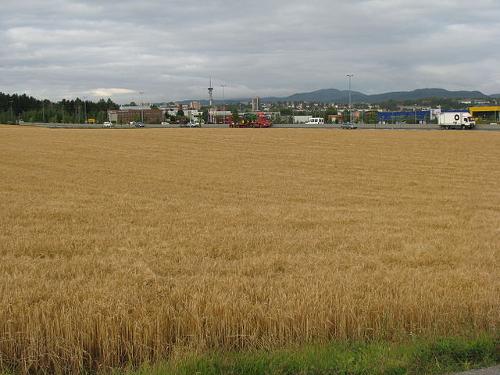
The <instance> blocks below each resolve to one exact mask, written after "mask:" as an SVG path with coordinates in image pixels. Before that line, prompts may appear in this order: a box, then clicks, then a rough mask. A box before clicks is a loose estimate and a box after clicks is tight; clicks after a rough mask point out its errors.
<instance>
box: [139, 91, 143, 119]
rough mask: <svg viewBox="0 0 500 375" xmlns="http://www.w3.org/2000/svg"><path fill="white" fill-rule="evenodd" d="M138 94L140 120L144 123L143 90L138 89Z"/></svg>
mask: <svg viewBox="0 0 500 375" xmlns="http://www.w3.org/2000/svg"><path fill="white" fill-rule="evenodd" d="M139 95H140V96H141V122H142V123H143V124H144V98H143V95H144V91H139Z"/></svg>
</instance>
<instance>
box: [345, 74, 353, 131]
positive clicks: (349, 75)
mask: <svg viewBox="0 0 500 375" xmlns="http://www.w3.org/2000/svg"><path fill="white" fill-rule="evenodd" d="M352 77H354V74H348V75H347V78H348V80H349V84H348V90H349V122H350V123H351V124H352V108H351V79H352Z"/></svg>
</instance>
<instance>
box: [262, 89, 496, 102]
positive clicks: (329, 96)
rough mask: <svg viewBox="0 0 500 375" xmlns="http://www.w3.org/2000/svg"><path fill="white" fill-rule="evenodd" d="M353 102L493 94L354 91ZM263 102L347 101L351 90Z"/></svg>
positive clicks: (477, 92) (427, 90)
mask: <svg viewBox="0 0 500 375" xmlns="http://www.w3.org/2000/svg"><path fill="white" fill-rule="evenodd" d="M351 97H352V101H353V102H357V103H381V102H386V101H388V100H396V101H406V100H419V99H428V98H442V99H488V98H490V97H491V96H488V95H485V94H483V93H482V92H480V91H448V90H445V89H437V88H431V89H418V90H413V91H397V92H388V93H384V94H375V95H366V94H363V93H361V92H358V91H352V92H351ZM262 101H263V102H277V101H291V102H301V101H303V102H325V103H347V102H348V101H349V92H348V91H347V90H344V91H340V90H337V89H324V90H316V91H312V92H306V93H298V94H293V95H290V96H287V97H284V98H263V99H262Z"/></svg>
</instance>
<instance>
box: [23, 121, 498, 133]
mask: <svg viewBox="0 0 500 375" xmlns="http://www.w3.org/2000/svg"><path fill="white" fill-rule="evenodd" d="M20 126H37V127H46V128H63V129H102V128H103V125H102V124H58V123H27V122H25V123H23V124H22V125H20ZM145 127H146V128H178V127H179V125H159V124H146V125H145ZM202 127H203V128H227V127H228V126H227V125H223V124H206V125H203V126H202ZM357 127H358V129H385V130H440V128H439V126H438V125H435V124H426V125H419V124H399V125H398V124H385V125H380V124H357ZM273 128H278V129H279V128H287V129H340V125H329V124H325V125H305V124H273ZM113 129H135V128H134V127H133V126H131V125H128V124H127V125H114V126H113ZM139 129H140V128H139ZM474 130H475V131H477V130H488V131H500V125H477V126H476V128H475V129H474Z"/></svg>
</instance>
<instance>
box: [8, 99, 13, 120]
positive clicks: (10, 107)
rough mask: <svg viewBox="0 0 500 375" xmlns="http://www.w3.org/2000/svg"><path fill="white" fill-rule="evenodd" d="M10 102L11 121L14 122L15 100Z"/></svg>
mask: <svg viewBox="0 0 500 375" xmlns="http://www.w3.org/2000/svg"><path fill="white" fill-rule="evenodd" d="M9 103H10V121H12V123H14V111H13V110H12V103H14V101H13V100H9Z"/></svg>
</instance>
